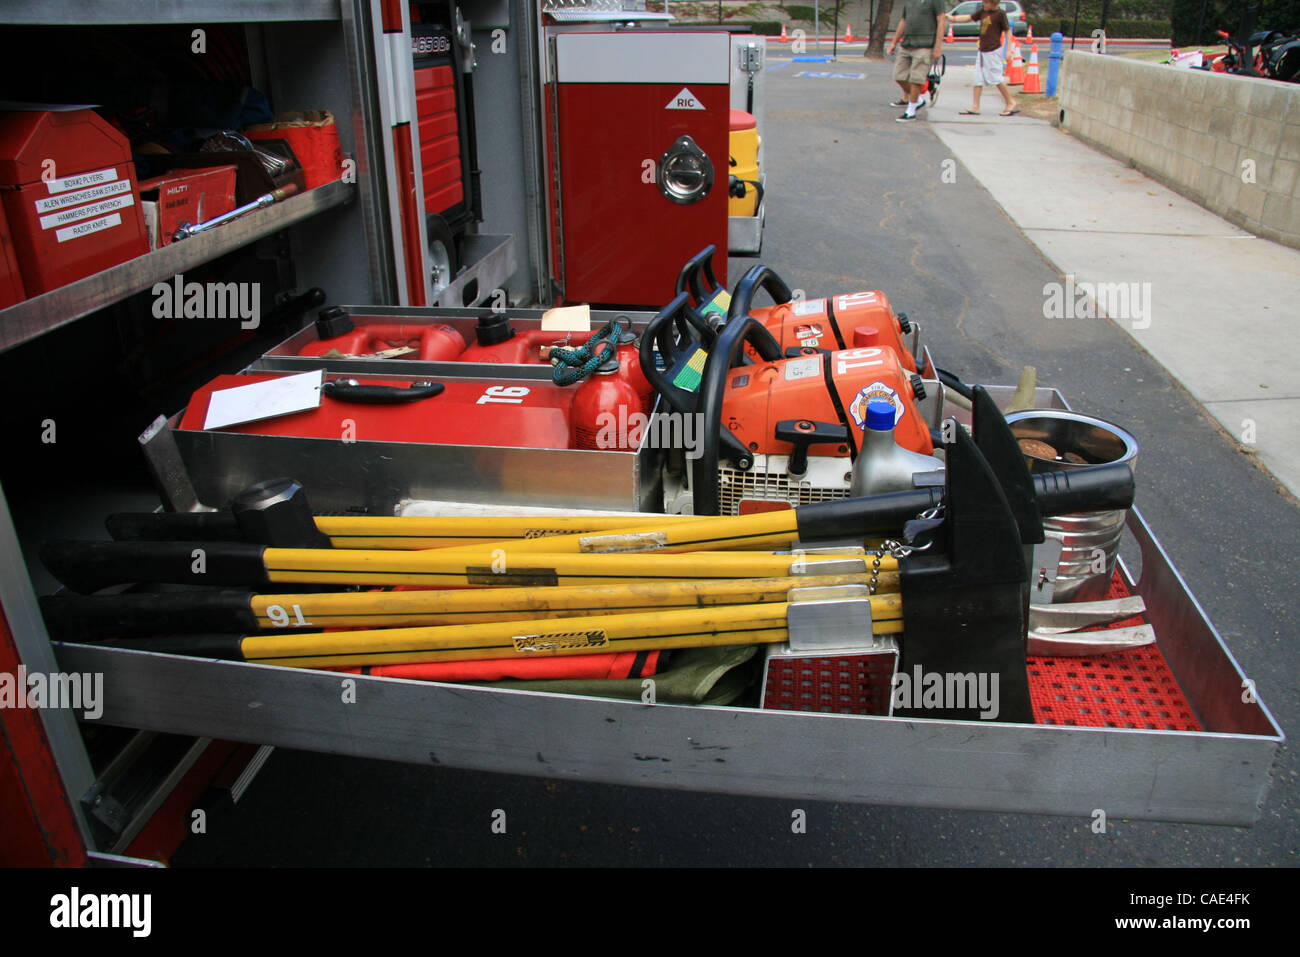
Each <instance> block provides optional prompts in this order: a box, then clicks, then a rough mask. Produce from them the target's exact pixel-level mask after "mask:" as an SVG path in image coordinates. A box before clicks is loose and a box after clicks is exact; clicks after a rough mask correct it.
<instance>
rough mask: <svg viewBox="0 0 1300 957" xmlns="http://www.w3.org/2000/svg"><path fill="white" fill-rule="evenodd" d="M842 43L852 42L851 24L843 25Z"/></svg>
mask: <svg viewBox="0 0 1300 957" xmlns="http://www.w3.org/2000/svg"><path fill="white" fill-rule="evenodd" d="M844 42H845V43H852V42H853V24H851V23H846V24H844Z"/></svg>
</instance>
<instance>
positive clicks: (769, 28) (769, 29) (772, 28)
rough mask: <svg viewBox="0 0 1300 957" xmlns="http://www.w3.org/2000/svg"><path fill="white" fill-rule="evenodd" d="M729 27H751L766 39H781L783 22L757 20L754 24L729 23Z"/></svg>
mask: <svg viewBox="0 0 1300 957" xmlns="http://www.w3.org/2000/svg"><path fill="white" fill-rule="evenodd" d="M727 27H728V28H735V27H749V28H750V29H751V30H753V31H754V32H755V33H757V34H760V35H761V36H765V37H779V36H780V35H781V21H779V20H755V21H753V22H752V23H733V22H731V21H728V22H727Z"/></svg>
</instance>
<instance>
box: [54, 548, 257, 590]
mask: <svg viewBox="0 0 1300 957" xmlns="http://www.w3.org/2000/svg"><path fill="white" fill-rule="evenodd" d="M265 551H266V549H265V547H264V546H262V545H248V544H245V543H241V542H76V541H53V542H46V543H45V544H44V545H42V546H41V549H40V557H41V561H42V562H43V563H44V564H45V567H46V568H47V569H48V570H49V572H50V574H51V575H53V576H54V577H55V578H57V579H58V580H59V581H61V582H63V584H65V585H67V586H68V587H69V588H71V589H72V590H73V591H78V592H82V593H89V592H93V591H98V590H99V589H101V588H107V587H108V586H109V585H121V584H125V583H127V582H165V583H168V584H173V585H224V586H234V585H245V586H256V587H259V588H260V587H265V586H267V585H269V584H270V583H271V580H270V577H269V576H268V575H267V573H266V564H265V563H264V562H263V560H262V555H263V553H264V552H265Z"/></svg>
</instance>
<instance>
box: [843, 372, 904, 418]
mask: <svg viewBox="0 0 1300 957" xmlns="http://www.w3.org/2000/svg"><path fill="white" fill-rule="evenodd" d="M872 399H884V400H885V401H886V402H889V403H891V404H892V405H893V406H894V424H895V425H897V424H898V420H899V419H901V418H902V417H903V400H902V399H900V398H899V397H898V393H897V392H895V391H894V390H893V389H891V388H890V387H889V386H888V385H886V384H885V383H883V382H880V381H876V382H873V383H871V385H868V386H863V387H862V388H861V389H860V390H859V391H858V394H857V395H855V396H854V397H853V401H852V402H851V403H849V415H851V416H853V421H854V422H856V423H857V426H858V428H859V429H865V428H866V427H867V403H868V402H870V401H871V400H872Z"/></svg>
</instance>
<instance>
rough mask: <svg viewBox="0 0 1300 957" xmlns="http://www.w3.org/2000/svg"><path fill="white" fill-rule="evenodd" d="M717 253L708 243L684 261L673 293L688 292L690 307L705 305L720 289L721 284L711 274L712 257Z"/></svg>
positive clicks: (715, 247) (714, 247)
mask: <svg viewBox="0 0 1300 957" xmlns="http://www.w3.org/2000/svg"><path fill="white" fill-rule="evenodd" d="M717 251H718V247H717V246H715V245H713V243H709V245H707V246H705V247H704V248H703V249H701V250H700V251H699V252H698V253H696V254H695V255H694V256H692V257H691V258H690V259H688V260H686V263H685V265H683V266H682V271H681V272H680V273H678V274H677V286H676V287H675V290H674V291H675V292H689V293H690V294H691V304H692V305H695V306H703V305H705V304H707V303H708V302H709V300H711V299H712V298H713V297H714V296H716V295H717V294H718V291H719V290H720V289H722V283H720V282H718V277H717V276H715V275H714V274H713V257H714V255H715V254H716V253H717Z"/></svg>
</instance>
